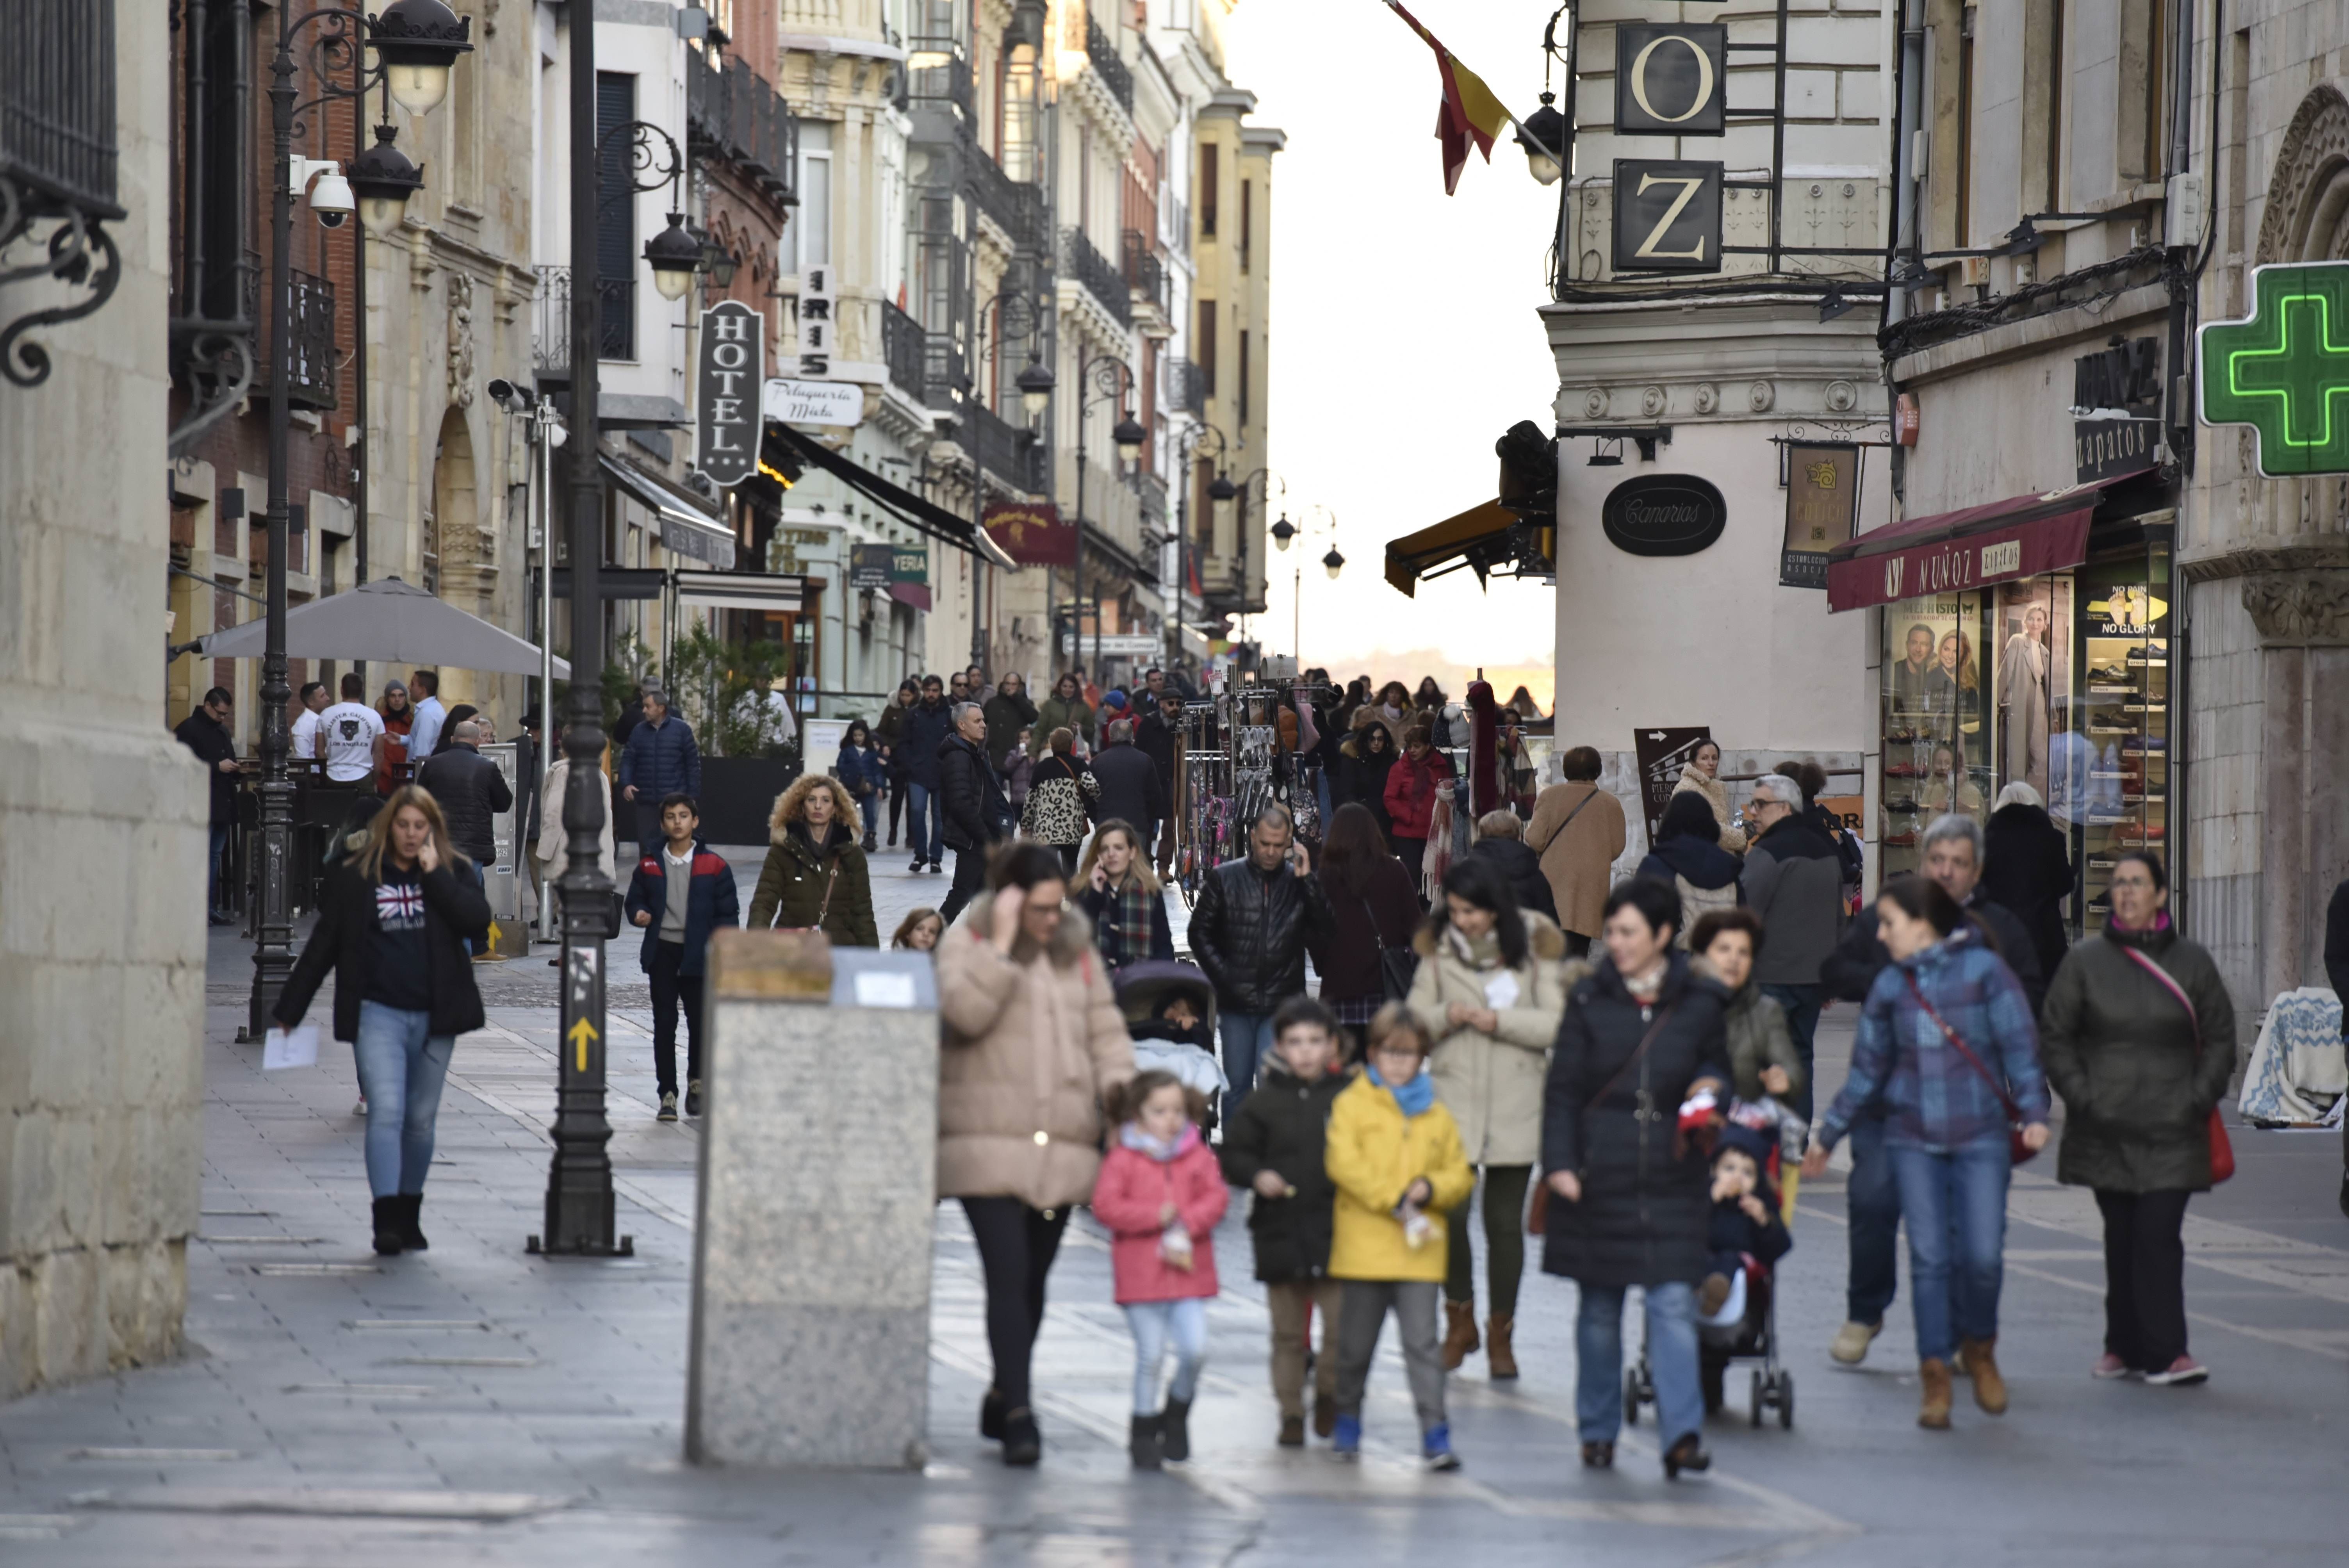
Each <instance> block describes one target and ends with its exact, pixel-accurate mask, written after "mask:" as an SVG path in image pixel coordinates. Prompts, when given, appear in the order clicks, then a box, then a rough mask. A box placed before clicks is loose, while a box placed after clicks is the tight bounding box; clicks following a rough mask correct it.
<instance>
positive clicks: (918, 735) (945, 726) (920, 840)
mask: <svg viewBox="0 0 2349 1568" xmlns="http://www.w3.org/2000/svg"><path fill="white" fill-rule="evenodd" d="M946 694H947V686H946V682H944V681H942V680H940V679H938V677H937V676H923V677H922V700H921V701H919V702H917V703H916V704H915V705H914V706H913V707H910V708H908V709H906V710H905V781H906V782H907V784H909V785H910V786H912V788H913V792H914V793H913V802H914V806H913V816H912V817H911V819H909V820H907V822H906V824H905V837H906V839H907V841H909V842H910V843H912V845H913V846H914V864H913V869H914V870H915V871H920V870H921V869H922V865H923V862H924V861H927V862H928V863H929V868H930V870H932V871H934V872H936V871H943V870H944V869H945V865H944V862H945V861H946V854H947V845H946V832H947V820H946V802H945V801H944V800H943V799H940V796H939V789H938V748H939V747H941V746H944V745H945V744H946V743H947V737H948V736H950V735H952V734H954V732H955V723H954V705H953V704H952V703H949V702H948V701H947V695H946Z"/></svg>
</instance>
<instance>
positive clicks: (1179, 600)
mask: <svg viewBox="0 0 2349 1568" xmlns="http://www.w3.org/2000/svg"><path fill="white" fill-rule="evenodd" d="M1210 436H1213V437H1214V438H1216V458H1217V459H1221V458H1222V457H1223V455H1224V453H1225V451H1226V449H1227V443H1226V441H1225V439H1224V433H1223V431H1221V430H1219V429H1217V428H1216V427H1215V426H1213V425H1210V424H1206V423H1205V422H1201V423H1199V424H1195V425H1191V426H1189V427H1187V428H1185V430H1184V432H1183V434H1182V436H1181V437H1180V438H1178V442H1177V451H1176V453H1175V457H1176V461H1175V465H1174V471H1175V472H1176V473H1177V474H1178V475H1180V476H1181V479H1182V483H1181V484H1180V485H1178V486H1177V487H1176V489H1175V492H1174V637H1173V639H1172V640H1171V641H1170V643H1169V644H1168V646H1167V649H1166V667H1167V668H1168V669H1170V670H1172V669H1174V668H1175V667H1176V666H1177V665H1180V664H1181V663H1182V662H1183V595H1184V593H1185V592H1187V591H1188V590H1189V588H1190V586H1191V562H1190V554H1191V489H1192V483H1191V455H1192V454H1193V453H1194V452H1195V451H1196V450H1198V449H1199V448H1200V446H1201V445H1203V444H1204V443H1205V442H1206V438H1208V437H1210ZM1218 492H1220V493H1218ZM1235 493H1237V492H1236V491H1235V490H1233V487H1232V481H1231V480H1228V479H1226V478H1225V477H1224V475H1223V474H1222V472H1220V471H1218V472H1217V473H1216V477H1215V479H1214V480H1211V481H1209V483H1208V485H1207V499H1208V500H1210V501H1212V502H1214V503H1216V505H1218V506H1222V505H1226V504H1228V503H1229V502H1230V500H1231V499H1232V497H1233V495H1234V494H1235Z"/></svg>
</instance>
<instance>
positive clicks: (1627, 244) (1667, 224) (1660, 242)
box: [1614, 158, 1722, 273]
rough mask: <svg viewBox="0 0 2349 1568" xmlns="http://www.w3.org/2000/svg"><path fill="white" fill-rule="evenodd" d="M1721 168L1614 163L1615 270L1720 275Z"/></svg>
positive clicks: (1632, 160)
mask: <svg viewBox="0 0 2349 1568" xmlns="http://www.w3.org/2000/svg"><path fill="white" fill-rule="evenodd" d="M1721 170H1722V166H1721V165H1720V164H1719V163H1697V162H1689V161H1685V160H1670V161H1666V160H1659V159H1647V158H1619V159H1617V160H1615V241H1614V265H1615V270H1616V271H1617V272H1619V273H1640V272H1647V273H1717V272H1719V271H1720V270H1721Z"/></svg>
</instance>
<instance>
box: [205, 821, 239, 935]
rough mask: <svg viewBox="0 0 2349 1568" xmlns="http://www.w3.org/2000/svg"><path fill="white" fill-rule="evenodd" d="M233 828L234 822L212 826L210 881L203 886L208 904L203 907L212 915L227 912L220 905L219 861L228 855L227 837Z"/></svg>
mask: <svg viewBox="0 0 2349 1568" xmlns="http://www.w3.org/2000/svg"><path fill="white" fill-rule="evenodd" d="M235 828H236V824H235V823H234V822H214V823H213V824H212V880H211V881H210V882H208V883H206V884H205V897H206V899H207V900H209V902H208V903H206V904H205V906H204V907H205V908H206V909H207V910H209V911H210V912H211V913H213V914H222V913H226V912H227V908H228V906H227V905H225V904H223V903H221V861H222V860H223V859H225V858H226V857H227V855H228V836H229V834H230V833H231V832H233V831H234V830H235Z"/></svg>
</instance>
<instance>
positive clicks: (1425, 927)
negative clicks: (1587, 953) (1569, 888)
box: [1411, 909, 1566, 964]
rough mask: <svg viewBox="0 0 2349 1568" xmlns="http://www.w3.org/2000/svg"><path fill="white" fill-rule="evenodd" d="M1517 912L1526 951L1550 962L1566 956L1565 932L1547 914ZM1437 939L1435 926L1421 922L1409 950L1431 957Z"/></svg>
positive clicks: (1413, 934) (1423, 956) (1527, 910)
mask: <svg viewBox="0 0 2349 1568" xmlns="http://www.w3.org/2000/svg"><path fill="white" fill-rule="evenodd" d="M1517 913H1518V914H1519V915H1520V916H1521V917H1522V918H1523V919H1524V921H1525V923H1526V953H1528V954H1531V955H1532V956H1534V957H1536V958H1541V959H1547V961H1549V962H1550V963H1552V964H1555V963H1557V961H1558V960H1559V959H1561V958H1563V957H1565V956H1566V933H1564V932H1562V931H1560V930H1559V929H1558V928H1557V925H1556V924H1554V923H1552V922H1551V920H1550V918H1549V917H1548V916H1547V915H1546V914H1542V913H1537V912H1536V911H1534V910H1530V909H1526V910H1520V911H1518V912H1517ZM1437 940H1438V938H1437V935H1436V932H1435V928H1434V927H1433V925H1430V924H1427V923H1424V922H1423V923H1421V925H1420V928H1419V929H1418V930H1417V931H1415V932H1413V933H1412V937H1411V950H1412V951H1413V953H1416V954H1419V955H1420V956H1421V957H1422V958H1433V957H1434V956H1435V944H1436V942H1437Z"/></svg>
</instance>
